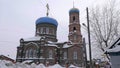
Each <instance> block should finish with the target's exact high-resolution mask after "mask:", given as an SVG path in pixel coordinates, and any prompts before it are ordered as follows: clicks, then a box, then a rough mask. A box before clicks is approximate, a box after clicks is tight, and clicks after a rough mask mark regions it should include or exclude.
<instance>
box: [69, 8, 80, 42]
mask: <svg viewBox="0 0 120 68" xmlns="http://www.w3.org/2000/svg"><path fill="white" fill-rule="evenodd" d="M68 38H69V41H71V42H72V43H74V44H80V43H82V35H81V25H80V20H79V10H78V9H77V8H74V7H73V8H72V9H70V11H69V35H68Z"/></svg>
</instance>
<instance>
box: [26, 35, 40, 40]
mask: <svg viewBox="0 0 120 68" xmlns="http://www.w3.org/2000/svg"><path fill="white" fill-rule="evenodd" d="M40 38H41V37H40V36H35V37H31V38H26V39H24V41H39V40H40Z"/></svg>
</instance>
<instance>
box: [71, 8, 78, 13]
mask: <svg viewBox="0 0 120 68" xmlns="http://www.w3.org/2000/svg"><path fill="white" fill-rule="evenodd" d="M69 13H79V10H78V9H77V8H72V9H70V11H69Z"/></svg>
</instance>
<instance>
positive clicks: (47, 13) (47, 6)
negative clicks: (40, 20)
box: [46, 3, 50, 16]
mask: <svg viewBox="0 0 120 68" xmlns="http://www.w3.org/2000/svg"><path fill="white" fill-rule="evenodd" d="M46 8H47V12H46V16H48V15H49V10H50V9H49V5H48V3H47V5H46Z"/></svg>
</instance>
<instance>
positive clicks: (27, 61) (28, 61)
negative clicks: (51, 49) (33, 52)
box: [22, 60, 33, 64]
mask: <svg viewBox="0 0 120 68" xmlns="http://www.w3.org/2000/svg"><path fill="white" fill-rule="evenodd" d="M30 62H33V60H26V61H23V62H22V63H23V64H25V63H30Z"/></svg>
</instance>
